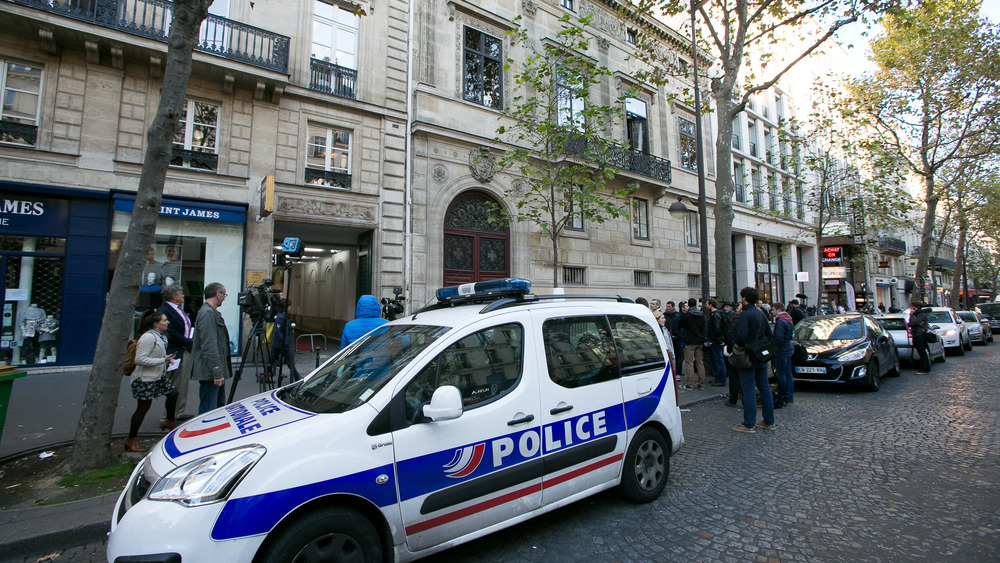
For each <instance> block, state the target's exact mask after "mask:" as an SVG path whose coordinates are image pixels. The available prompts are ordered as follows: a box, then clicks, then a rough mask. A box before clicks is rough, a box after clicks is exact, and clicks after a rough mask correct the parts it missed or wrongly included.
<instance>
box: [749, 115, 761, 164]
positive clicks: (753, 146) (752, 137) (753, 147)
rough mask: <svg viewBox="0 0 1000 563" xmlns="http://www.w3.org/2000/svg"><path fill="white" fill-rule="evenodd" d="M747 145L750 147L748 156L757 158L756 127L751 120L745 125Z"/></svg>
mask: <svg viewBox="0 0 1000 563" xmlns="http://www.w3.org/2000/svg"><path fill="white" fill-rule="evenodd" d="M747 143H749V145H750V156H752V157H754V158H759V156H758V154H757V125H756V124H755V122H754V121H753V120H750V121H749V122H748V123H747Z"/></svg>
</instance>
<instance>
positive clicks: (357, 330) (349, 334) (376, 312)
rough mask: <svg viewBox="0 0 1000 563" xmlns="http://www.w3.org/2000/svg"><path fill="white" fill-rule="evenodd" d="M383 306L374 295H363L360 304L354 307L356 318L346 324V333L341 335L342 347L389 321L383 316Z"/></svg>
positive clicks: (359, 300)
mask: <svg viewBox="0 0 1000 563" xmlns="http://www.w3.org/2000/svg"><path fill="white" fill-rule="evenodd" d="M381 315H382V306H381V305H379V304H378V299H377V298H376V297H375V296H374V295H362V296H361V298H360V299H358V306H357V307H355V309H354V320H353V321H350V322H349V323H347V324H346V325H344V333H343V334H342V335H341V336H340V349H341V350H343V349H344V348H347V347H348V346H349V345H350V344H351V343H352V342H354V341H355V340H357V339H359V338H361V337H362V336H364V335H366V334H368V333H369V332H371V331H372V329H374V328H376V327H380V326H382V325H384V324H386V323H388V322H389V321H387V320H385V319H383V318H382V316H381Z"/></svg>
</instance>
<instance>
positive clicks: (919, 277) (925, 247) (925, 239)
mask: <svg viewBox="0 0 1000 563" xmlns="http://www.w3.org/2000/svg"><path fill="white" fill-rule="evenodd" d="M937 202H938V198H937V196H936V195H935V194H934V175H933V174H931V173H928V174H926V175H925V176H924V203H925V204H926V205H927V208H926V209H925V210H924V227H923V230H921V231H920V254H918V255H917V269H916V271H915V272H914V274H913V275H914V277H915V278H916V280H915V281H916V283H915V284H914V288H913V298H912V299H911V301H919V302H923V301H924V299H925V298H926V293H925V291H924V283H925V281H926V276H927V266H928V263H929V262H930V259H929V258H930V255H931V243H932V242H933V241H934V218H935V216H936V215H935V214H936V213H937ZM933 279H934V274H933V273H932V274H931V281H933Z"/></svg>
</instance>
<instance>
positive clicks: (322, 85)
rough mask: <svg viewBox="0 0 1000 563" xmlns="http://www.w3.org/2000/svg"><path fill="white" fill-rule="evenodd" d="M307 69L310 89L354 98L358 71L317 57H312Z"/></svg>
mask: <svg viewBox="0 0 1000 563" xmlns="http://www.w3.org/2000/svg"><path fill="white" fill-rule="evenodd" d="M309 70H310V72H309V89H310V90H317V91H319V92H326V93H327V94H333V95H334V96H340V97H342V98H351V99H352V100H353V99H355V97H356V94H355V92H356V87H357V82H358V71H356V70H354V69H350V68H344V67H342V66H339V65H335V64H333V63H331V62H328V61H321V60H319V59H312V61H311V62H310V65H309Z"/></svg>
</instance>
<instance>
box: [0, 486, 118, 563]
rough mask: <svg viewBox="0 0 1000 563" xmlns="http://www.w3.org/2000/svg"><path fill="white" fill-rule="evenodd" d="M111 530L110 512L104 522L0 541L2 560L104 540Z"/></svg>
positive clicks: (21, 557) (17, 558)
mask: <svg viewBox="0 0 1000 563" xmlns="http://www.w3.org/2000/svg"><path fill="white" fill-rule="evenodd" d="M112 495H113V496H116V497H117V496H118V493H111V494H110V495H105V496H112ZM97 498H101V497H97ZM109 531H111V515H110V514H108V518H107V520H106V521H104V522H95V523H92V524H84V525H82V526H77V527H75V528H70V529H68V530H59V531H56V532H49V533H46V534H42V535H40V536H35V537H32V538H25V539H22V540H14V541H12V542H3V543H0V553H3V559H0V562H6V561H20V560H23V559H24V558H25V557H29V556H34V555H40V554H47V553H54V552H58V551H62V550H64V549H66V548H67V547H72V546H78V545H85V544H88V543H96V542H102V541H104V539H105V538H107V536H108V532H109Z"/></svg>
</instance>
